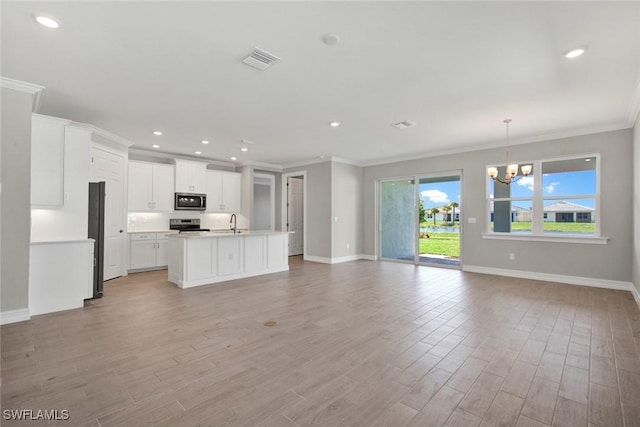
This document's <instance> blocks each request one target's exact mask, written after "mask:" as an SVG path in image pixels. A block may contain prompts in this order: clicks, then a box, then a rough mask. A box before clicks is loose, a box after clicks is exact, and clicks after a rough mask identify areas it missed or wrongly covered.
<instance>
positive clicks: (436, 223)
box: [417, 173, 462, 267]
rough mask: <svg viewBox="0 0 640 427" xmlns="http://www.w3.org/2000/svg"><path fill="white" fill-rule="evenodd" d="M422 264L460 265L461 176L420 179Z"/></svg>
mask: <svg viewBox="0 0 640 427" xmlns="http://www.w3.org/2000/svg"><path fill="white" fill-rule="evenodd" d="M418 183H419V185H418V189H417V190H418V197H419V200H420V218H419V222H420V227H419V228H418V242H419V243H418V256H417V262H418V263H420V264H433V265H437V266H443V267H445V266H449V267H452V266H453V267H459V266H460V217H461V212H462V201H461V198H460V192H461V191H460V190H461V188H460V174H459V173H458V174H451V175H435V176H423V177H420V178H419V179H418Z"/></svg>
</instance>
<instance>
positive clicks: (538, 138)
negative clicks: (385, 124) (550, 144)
mask: <svg viewBox="0 0 640 427" xmlns="http://www.w3.org/2000/svg"><path fill="white" fill-rule="evenodd" d="M629 128H630V126H629V124H628V123H626V122H625V123H614V124H610V125H603V126H595V127H592V128H586V129H580V130H570V131H561V132H554V133H547V134H543V135H534V136H529V137H526V138H520V139H512V140H509V146H515V145H523V144H531V143H534V142H543V141H553V140H556V139H564V138H574V137H578V136H585V135H593V134H597V133H603V132H614V131H618V130H624V129H629ZM504 147H505V145H504V141H499V142H495V141H494V142H488V143H484V144H475V145H466V146H464V147H459V148H452V149H446V150H434V151H427V152H421V153H415V154H410V155H406V156H398V157H389V158H385V159H380V160H374V161H372V162H367V163H364V164H363V165H362V166H363V167H368V166H379V165H386V164H389V163H397V162H404V161H408V160H418V159H425V158H430V157H439V156H448V155H452V154H463V153H471V152H474V151H483V150H491V149H495V148H504Z"/></svg>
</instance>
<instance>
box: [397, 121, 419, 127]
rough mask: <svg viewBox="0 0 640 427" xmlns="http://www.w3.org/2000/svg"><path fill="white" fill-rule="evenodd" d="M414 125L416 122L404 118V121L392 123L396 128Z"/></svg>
mask: <svg viewBox="0 0 640 427" xmlns="http://www.w3.org/2000/svg"><path fill="white" fill-rule="evenodd" d="M415 125H416V122H412V121H411V120H405V121H404V122H400V123H394V124H393V126H395V127H397V128H398V129H407V128H410V127H412V126H415Z"/></svg>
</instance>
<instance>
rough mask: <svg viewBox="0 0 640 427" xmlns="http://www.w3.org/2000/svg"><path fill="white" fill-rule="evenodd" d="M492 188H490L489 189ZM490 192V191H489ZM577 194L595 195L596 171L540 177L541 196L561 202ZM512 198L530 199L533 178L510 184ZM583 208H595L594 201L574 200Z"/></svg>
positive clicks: (547, 202)
mask: <svg viewBox="0 0 640 427" xmlns="http://www.w3.org/2000/svg"><path fill="white" fill-rule="evenodd" d="M490 188H492V187H490ZM490 191H491V190H490ZM579 194H587V195H588V194H596V171H595V170H586V171H576V172H559V173H552V174H545V175H543V177H542V196H543V197H545V198H548V197H557V198H558V199H560V200H562V196H567V195H572V196H573V195H579ZM511 196H512V197H532V196H533V177H532V176H526V177H522V178H520V179H519V180H518V181H516V183H515V184H511ZM556 201H557V200H546V201H545V202H544V204H545V206H546V205H549V204H551V203H555V202H556ZM572 203H577V204H580V205H584V206H589V207H592V208H593V207H595V206H594V199H580V200H574V201H572Z"/></svg>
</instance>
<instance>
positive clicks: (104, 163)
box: [91, 147, 125, 280]
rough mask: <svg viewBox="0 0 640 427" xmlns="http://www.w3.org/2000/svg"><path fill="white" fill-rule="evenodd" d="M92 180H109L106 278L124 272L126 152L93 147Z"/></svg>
mask: <svg viewBox="0 0 640 427" xmlns="http://www.w3.org/2000/svg"><path fill="white" fill-rule="evenodd" d="M91 160H92V163H91V180H92V181H105V183H106V185H105V186H106V189H105V193H106V194H105V209H104V217H105V218H104V280H109V279H113V278H115V277H119V276H122V274H123V272H124V249H125V248H124V245H125V239H124V238H125V234H124V156H120V155H117V154H114V153H110V152H108V151H105V150H102V149H100V148H96V147H93V148H92V158H91Z"/></svg>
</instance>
